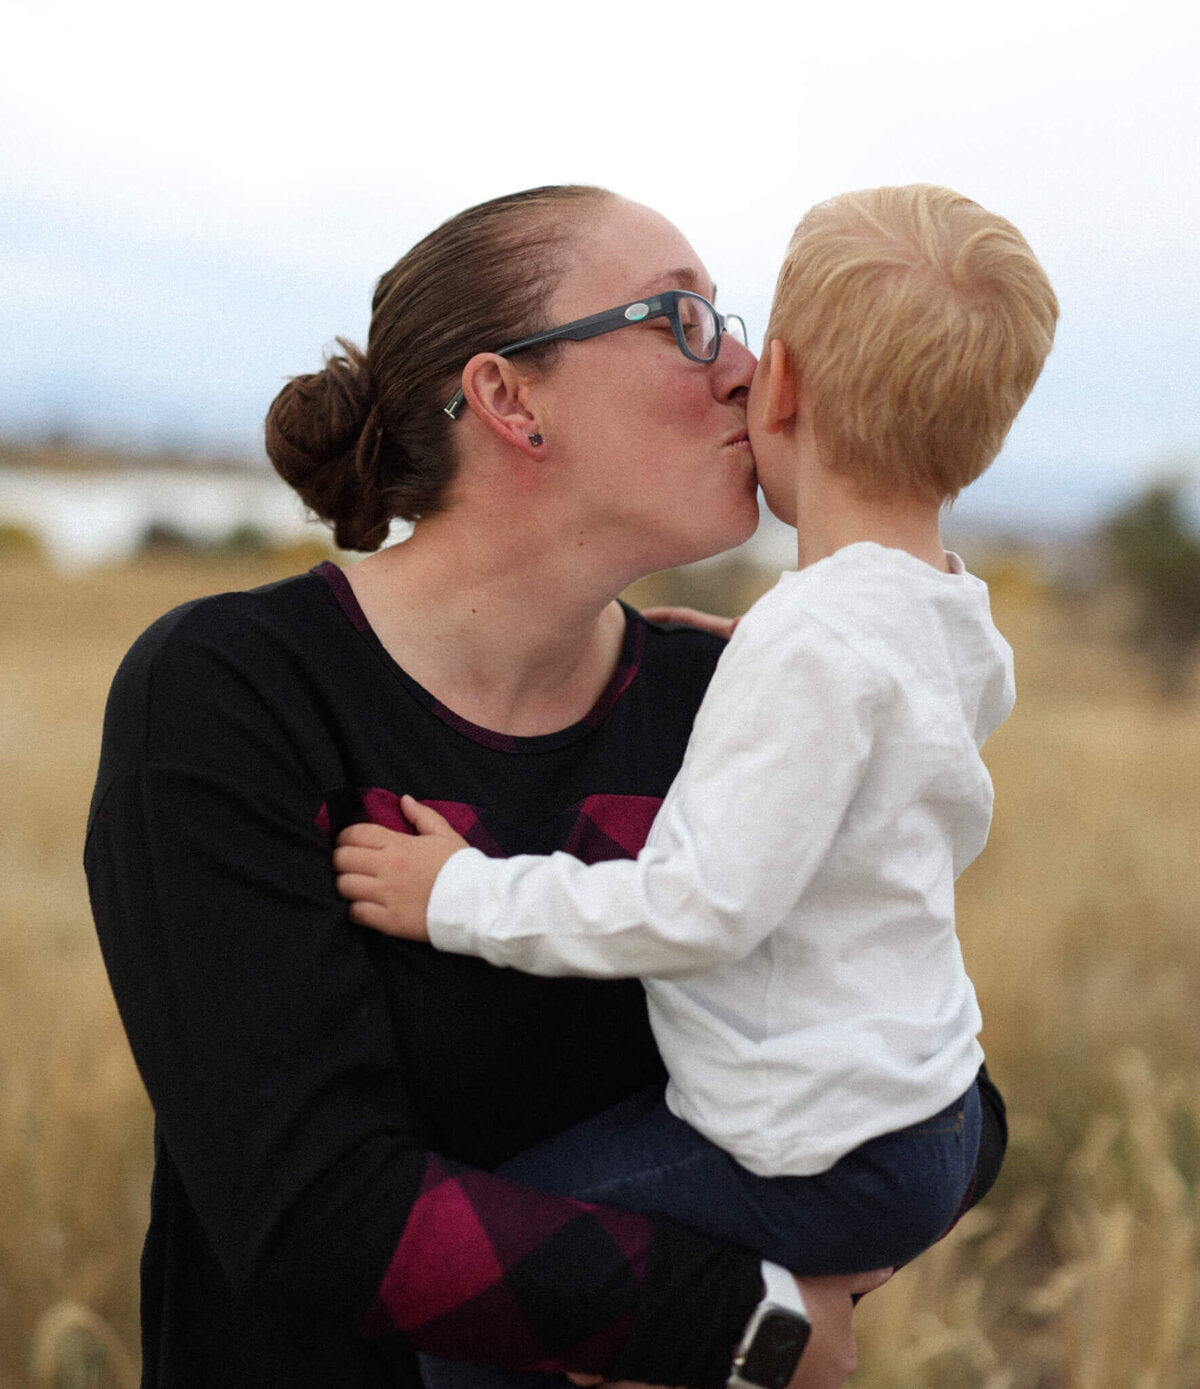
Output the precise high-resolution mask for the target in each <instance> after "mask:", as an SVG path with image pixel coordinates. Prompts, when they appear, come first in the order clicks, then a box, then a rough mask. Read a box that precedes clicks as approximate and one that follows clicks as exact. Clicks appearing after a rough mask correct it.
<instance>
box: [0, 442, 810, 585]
mask: <svg viewBox="0 0 1200 1389" xmlns="http://www.w3.org/2000/svg"><path fill="white" fill-rule="evenodd" d="M5 525H10V526H18V527H20V528H21V529H22V530H25V531H27V532H28V533H29V534H30V535H32V536H33V537H34V538H35V539H36V540H37V543H38V545H39V546H40V548H41V550H42V552H43V554H45V555H46V557H47V559H49V560H50V562H51V563H52V564H53V565H54V566H55V567H56V568H58V569H62V570H66V571H71V570H80V569H88V568H91V567H92V566H93V565H97V564H108V563H119V562H120V561H121V560H125V559H129V558H130V557H131V556H132V555H134V554H136V553H137V551H138V550H140V549H141V548H142V546H143V544H144V543H145V541H146V539H147V537H148V536H150V535H152V534H153V533H154V532H156V531H157V532H159V533H166V534H170V535H177V536H179V537H180V538H181V539H183V540H186V541H190V542H191V543H193V544H195V545H200V546H207V545H220V544H222V543H224V542H227V541H229V540H231V539H233V538H234V537H236V536H237V535H238V534H239V533H242V534H246V533H251V534H253V535H254V536H255V537H257V538H259V539H261V541H262V543H263V544H265V545H267V546H272V547H274V546H280V547H282V546H287V545H293V544H296V543H298V542H302V541H309V542H311V541H313V540H317V541H319V542H321V543H325V544H328V545H329V547H330V550H331V552H332V550H333V542H332V538H331V535H330V531H329V529H328V527H326V526H324V525H321V524H320V523H319V522H317V521H314V520H313V519H312V518H311V517H309V516H308V515H307V513H306V512H305V508H304V505H303V503H302V502H301V501H300V499H299V497H297V496H296V494H295V493H294V492H293V491H292V490H291V488H290V487H288V486H286V485H285V484H284V483H283V482H281V481H280V479H279V478H278V477H277V476H276V475H275V473H273V472H270V471H268V470H267V469H265V468H263V469H256V468H249V467H247V468H232V467H204V466H188V465H184V464H178V465H173V466H157V467H156V466H153V465H150V464H147V465H144V466H143V465H137V464H135V465H131V466H128V467H122V466H120V465H115V466H113V467H103V466H95V467H88V468H73V469H72V468H39V467H33V466H28V465H17V466H11V465H6V464H4V463H2V462H0V527H2V526H5ZM408 532H409V526H408V524H407V522H403V521H398V522H397V523H396V524H395V526H394V527H393V529H392V537H391V538H392V540H401V539H403V538H404V536H406V535H407V534H408ZM734 558H740V559H743V560H747V561H749V562H750V563H752V564H755V565H761V566H763V567H764V568H774V569H785V568H794V567H795V564H796V536H795V532H794V531H792V530H791V529H790V528H789V527H786V526H784V525H783V524H782V523H781V522H779V521H776V520H775V518H774V517H773V516H772V515H771V514H770V513H769V512H768V511H767V510H766V508H765V507H764V508H763V520H762V524H761V525H760V526H759V528H758V532H757V534H756V535H755V536H754V537H753V538H752V539H751V540H749V541H747V543H746V544H745V545H744V546H740V547H739V548H738V549H737V550H734V551H731V552H729V554H727V555H718V556H714V558H713V559H711V560H707V561H704V562H703V563H704V565H706V566H713V567H718V568H719V567H720V566H721V565H723V564H726V563H728V562H729V561H730V560H731V559H734Z"/></svg>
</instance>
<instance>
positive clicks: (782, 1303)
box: [726, 1262, 812, 1389]
mask: <svg viewBox="0 0 1200 1389" xmlns="http://www.w3.org/2000/svg"><path fill="white" fill-rule="evenodd" d="M762 1274H763V1283H764V1285H765V1288H766V1291H765V1293H764V1294H763V1299H762V1301H761V1302H760V1303H759V1304H758V1306H757V1307H756V1308H755V1309H754V1314H753V1315H752V1316H751V1318H750V1322H749V1324H748V1325H747V1327H746V1334H745V1335H744V1336H743V1337H742V1341H741V1344H740V1345H739V1346H738V1348H737V1353H736V1355H735V1356H734V1357H733V1370H732V1371H731V1372H730V1375H729V1379H728V1381H727V1383H726V1389H787V1385H788V1383H789V1381H790V1380H791V1378H792V1376H793V1375H794V1374H795V1373H796V1366H797V1365H799V1363H800V1357H801V1356H802V1355H803V1354H804V1347H805V1346H806V1345H807V1344H808V1336H809V1332H810V1331H811V1330H812V1324H811V1323H810V1322H809V1319H808V1312H807V1311H806V1309H805V1306H804V1299H803V1298H802V1297H801V1296H800V1289H799V1288H797V1286H796V1280H795V1279H794V1278H793V1277H792V1275H791V1274H790V1273H789V1272H788V1271H787V1269H784V1268H780V1267H779V1265H778V1264H772V1263H767V1262H764V1263H763V1266H762Z"/></svg>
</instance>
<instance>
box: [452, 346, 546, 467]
mask: <svg viewBox="0 0 1200 1389" xmlns="http://www.w3.org/2000/svg"><path fill="white" fill-rule="evenodd" d="M462 391H463V395H464V396H465V397H466V400H467V404H468V405H469V406H470V407H471V413H472V414H473V415H474V416H475V418H476V419H477V420H479V421H480V423H481V424H484V425H486V426H487V428H488V429H490V430H491V431H492V433H493V434H495V435H497V436H498V437H499V438H501V439H503V440H504V442H505V443H507V444H511V445H512V446H513V447H514V448H519V449H520V450H521V451H522V452H523V453H527V454H530V455H531V456H532V457H536V456H537V454H536V453H535V449H536V445H532V444H531V443H530V437H531V436H533V437H535V438H537V437H539V436H538V427H537V419H536V417H535V415H534V413H533V411H532V409H531V408H530V405H529V390H528V378H527V377H523V376H522V375H521V373H520V372H519V371H518V370H517V368H516V367H515V366H513V364H512V363H511V362H510V361H508V359H507V358H505V357H499V356H497V355H496V353H494V352H478V353H476V354H475V356H474V357H472V358H471V360H470V361H469V362H468V363H467V364H466V366H465V367H463V374H462Z"/></svg>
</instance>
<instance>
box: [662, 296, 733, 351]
mask: <svg viewBox="0 0 1200 1389" xmlns="http://www.w3.org/2000/svg"><path fill="white" fill-rule="evenodd" d="M677 312H678V314H679V327H680V330H681V331H682V333H683V338H684V341H685V342H686V343H687V345H688V350H689V351H690V352H693V353H695V355H696V359H697V360H698V361H701V362H711V361H712V360H713V359H714V358H715V357H716V355H717V351H718V343H717V339H718V338H719V337H720V334H721V329H720V327H719V326H718V320H717V315H716V312H715V310H714V309H713V307H712V305H711V304H709V303H708V301H707V300H706V299H700V298H698V297H697V298H693V297H692V296H691V295H681V296H680V298H679V301H678V305H677ZM725 332H727V333H728V334H729V336H730V337H731V338H733V340H734V341H735V342H740V343H741V344H742V345H743V346H745V344H746V327H745V324H744V323H743V322H742V320H741V319H740V318H739V317H738V315H737V314H730V315H729V316H728V317H727V318H726V320H725Z"/></svg>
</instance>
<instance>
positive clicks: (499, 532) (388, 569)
mask: <svg viewBox="0 0 1200 1389" xmlns="http://www.w3.org/2000/svg"><path fill="white" fill-rule="evenodd" d="M504 531H505V527H503V525H500V526H499V527H497V526H495V525H492V526H489V527H486V528H478V529H477V528H473V527H471V526H469V525H467V524H466V523H465V522H464V521H463V520H462V518H461V517H459V516H457V515H454V514H443V515H441V516H437V517H434V518H431V519H430V520H428V521H423V522H420V523H419V524H418V525H417V527H416V529H415V531H414V533H413V535H412V537H411V538H410V539H408V540H405V541H402V542H401V543H400V544H398V545H394V546H391V547H389V548H388V549H386V550H382V551H380V552H379V553H378V554H375V555H372V556H370V557H369V558H368V559H366V560H363V561H362V562H361V563H359V564H356V565H353V566H351V567H350V568H348V569H347V571H346V576H347V578H348V580H349V581H350V584H351V587H352V588H353V589H354V593H355V597H356V598H357V599H358V601H359V604H360V606H361V607H362V609H363V611H364V613H365V614H366V616H367V620H368V621H369V622H370V623H371V626H372V628H373V629H374V631H375V633H376V635H377V636H378V637H379V640H380V641H381V642H382V644H383V646H384V648H385V649H386V650H387V651H388V653H389V654H390V655H391V656H392V657H393V659H394V660H395V661H396V662H397V663H398V664H399V665H400V666H402V667H403V668H404V670H405V671H406V672H407V673H408V674H409V675H410V676H411V677H412V678H413V679H414V680H416V681H417V683H418V684H420V685H422V686H423V687H424V688H425V689H427V690H428V691H429V692H430V694H432V695H433V696H434V697H435V698H436V699H438V700H439V701H441V702H442V703H443V704H445V705H446V706H447V707H448V708H450V709H452V710H454V712H455V713H456V714H459V715H460V716H461V717H463V718H465V719H468V720H470V721H471V722H472V723H476V724H479V725H481V726H483V727H485V728H489V729H492V730H494V731H495V732H499V733H507V734H510V735H512V736H517V737H522V736H524V737H529V736H535V735H537V734H542V733H552V732H556V731H557V730H559V729H561V728H566V727H569V726H570V725H571V724H572V723H576V722H578V720H579V719H581V718H583V717H584V715H585V714H587V712H588V711H589V710H590V709H591V708H592V706H593V705H594V704H595V702H596V700H597V699H598V698H599V697H600V695H601V693H602V692H603V690H604V688H605V686H606V685H607V683H608V681H609V680H610V678H611V677H612V673H613V671H614V670H615V668H616V665H617V661H618V659H619V657H620V653H621V647H622V643H623V640H624V633H625V620H624V614H623V612H622V610H621V608H620V606H619V605H618V604H617V603H615V602H614V601H613V598H614V595H613V593H612V592H611V591H607V592H606V591H604V589H603V588H601V587H600V586H599V585H597V584H595V583H594V582H593V583H589V582H588V576H586V575H584V574H583V573H581V572H580V571H579V568H578V566H577V565H576V566H574V567H573V566H572V565H571V564H570V562H569V557H568V556H567V555H565V554H563V553H562V549H563V547H561V546H557V547H556V546H554V545H553V544H549V545H547V546H545V547H539V546H538V544H537V543H536V539H535V538H534V537H532V536H530V535H529V533H528V530H527V529H526V528H522V533H521V534H520V535H519V536H518V535H517V534H516V533H514V534H513V536H512V538H511V539H510V537H509V536H507V535H506V534H505V533H504Z"/></svg>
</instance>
